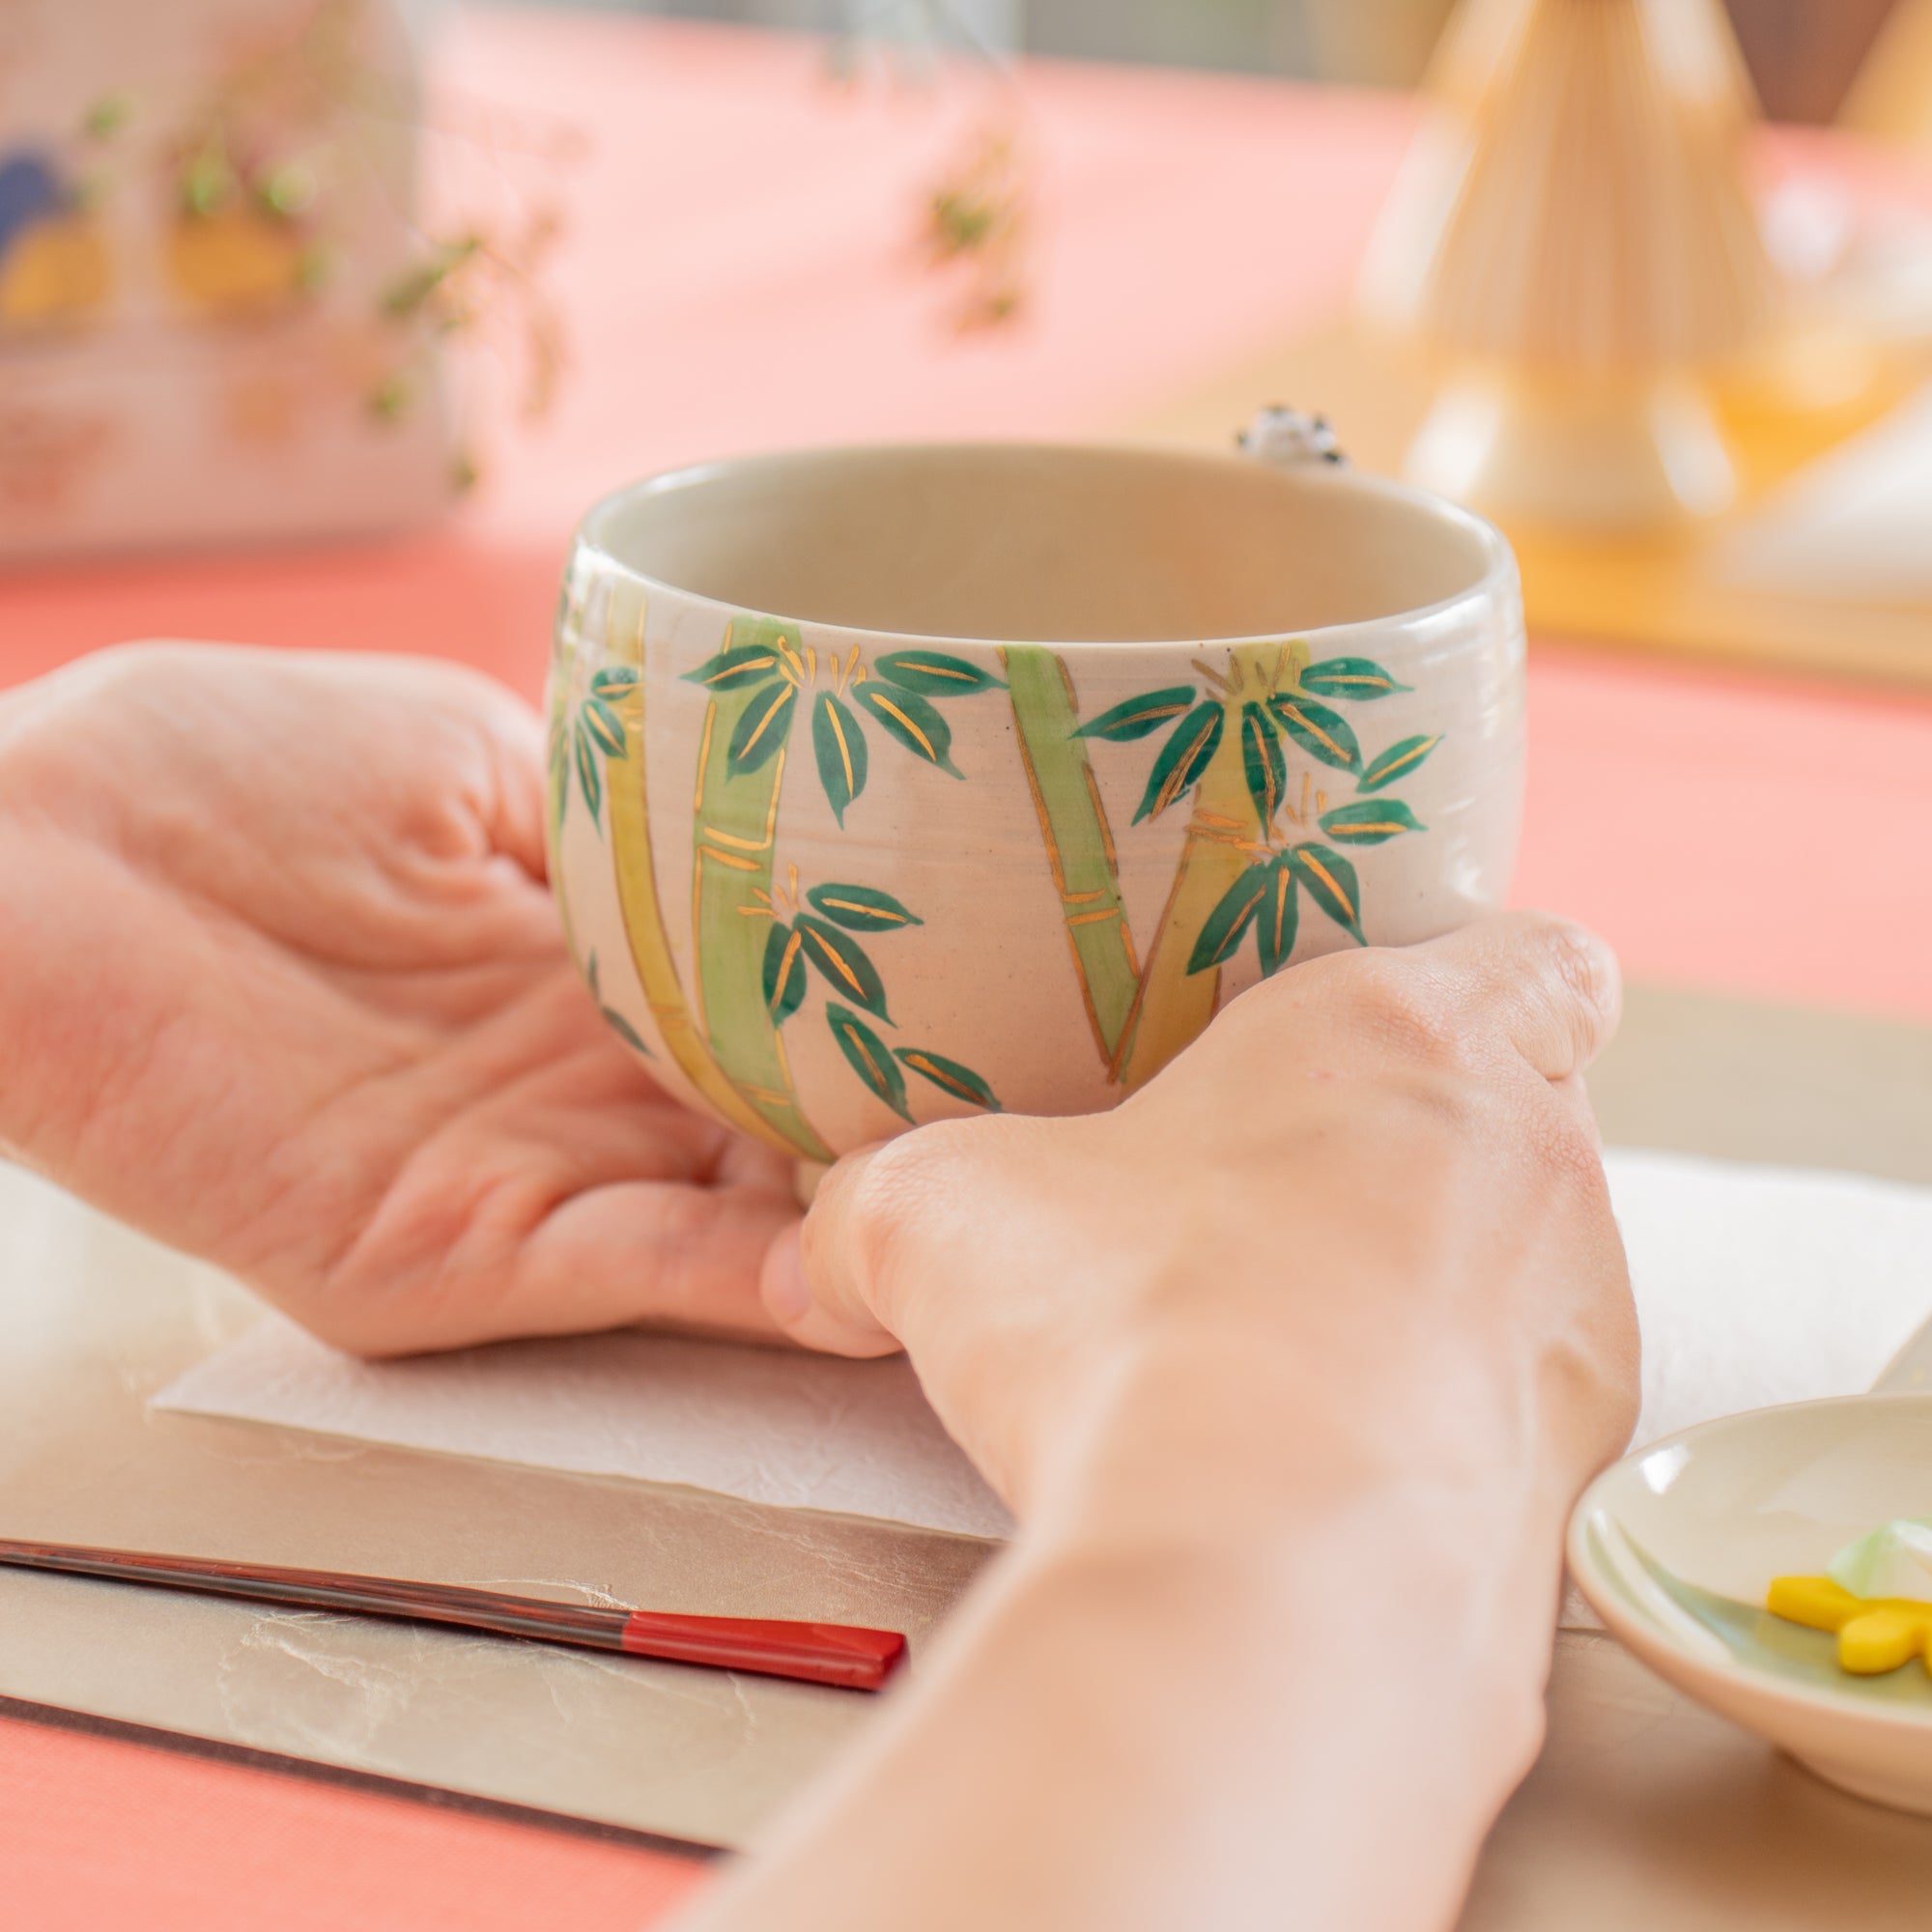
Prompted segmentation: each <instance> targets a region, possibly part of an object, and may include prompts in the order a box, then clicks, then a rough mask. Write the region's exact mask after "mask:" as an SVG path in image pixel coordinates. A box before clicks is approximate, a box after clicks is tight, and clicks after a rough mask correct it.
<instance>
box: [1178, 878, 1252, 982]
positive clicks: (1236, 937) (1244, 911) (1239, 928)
mask: <svg viewBox="0 0 1932 1932" xmlns="http://www.w3.org/2000/svg"><path fill="white" fill-rule="evenodd" d="M1273 869H1274V867H1272V866H1271V865H1270V864H1269V863H1268V861H1267V860H1265V859H1262V860H1259V861H1257V862H1256V863H1255V864H1254V865H1252V866H1250V867H1248V868H1247V870H1246V871H1244V872H1243V873H1242V874H1241V875H1240V877H1239V878H1237V879H1236V881H1235V883H1234V884H1233V885H1232V886H1230V887H1229V888H1228V890H1227V891H1226V892H1225V893H1223V894H1222V895H1221V898H1220V902H1219V903H1218V904H1217V905H1216V906H1215V908H1214V910H1213V911H1212V912H1210V913H1209V914H1208V918H1207V922H1206V923H1205V924H1203V926H1202V928H1201V937H1200V938H1199V939H1197V940H1196V941H1195V942H1194V951H1193V952H1191V953H1189V954H1188V957H1187V970H1188V972H1190V973H1205V972H1207V971H1208V968H1209V967H1210V966H1225V965H1226V964H1227V963H1228V961H1229V960H1230V959H1232V958H1233V957H1234V956H1235V954H1236V952H1238V951H1239V950H1240V945H1241V939H1242V936H1243V935H1244V934H1245V933H1246V931H1247V929H1248V924H1249V922H1250V921H1252V920H1253V918H1254V916H1255V914H1256V912H1257V911H1259V910H1260V908H1261V903H1262V900H1263V898H1264V896H1265V895H1266V894H1267V884H1268V877H1269V875H1270V873H1271V872H1272V871H1273Z"/></svg>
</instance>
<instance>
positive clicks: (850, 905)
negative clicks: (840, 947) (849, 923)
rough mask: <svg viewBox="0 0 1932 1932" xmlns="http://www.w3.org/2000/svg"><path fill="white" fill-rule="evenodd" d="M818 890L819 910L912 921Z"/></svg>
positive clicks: (896, 921)
mask: <svg viewBox="0 0 1932 1932" xmlns="http://www.w3.org/2000/svg"><path fill="white" fill-rule="evenodd" d="M818 892H819V898H818V904H819V907H820V909H821V910H830V909H831V908H832V907H834V906H837V907H838V910H839V911H840V912H860V913H864V914H865V915H866V917H867V919H883V920H888V921H890V922H891V923H893V924H895V925H910V924H911V923H912V915H911V914H910V913H903V912H888V911H887V910H886V908H885V907H884V906H868V905H861V904H859V902H858V901H857V900H856V899H835V898H831V897H828V896H827V895H826V892H825V888H824V887H823V886H820V887H819V889H818ZM1090 896H1092V897H1094V898H1098V897H1099V896H1100V895H1099V894H1098V893H1094V894H1092V895H1090Z"/></svg>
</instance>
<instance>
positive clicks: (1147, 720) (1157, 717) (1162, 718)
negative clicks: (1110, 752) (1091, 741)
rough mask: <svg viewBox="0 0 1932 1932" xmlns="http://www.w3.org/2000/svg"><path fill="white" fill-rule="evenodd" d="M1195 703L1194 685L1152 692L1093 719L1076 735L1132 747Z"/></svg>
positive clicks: (1183, 685)
mask: <svg viewBox="0 0 1932 1932" xmlns="http://www.w3.org/2000/svg"><path fill="white" fill-rule="evenodd" d="M1193 702H1194V687H1193V686H1192V685H1191V684H1175V685H1170V686H1168V687H1167V689H1166V690H1164V691H1150V692H1149V693H1148V694H1147V695H1146V696H1144V697H1125V698H1122V700H1121V702H1120V703H1118V704H1116V705H1113V706H1111V707H1110V708H1109V709H1107V710H1105V711H1103V712H1101V714H1100V715H1099V717H1097V718H1093V719H1090V720H1089V721H1088V722H1087V723H1086V724H1085V725H1081V727H1080V728H1079V729H1078V730H1077V731H1075V732H1074V734H1073V735H1074V736H1075V737H1076V738H1104V739H1106V740H1107V742H1108V743H1109V744H1110V745H1125V744H1130V743H1131V742H1132V741H1133V740H1134V739H1136V738H1145V737H1146V736H1147V735H1148V733H1149V732H1150V731H1157V730H1159V729H1160V727H1161V726H1162V725H1165V724H1167V723H1168V722H1169V721H1170V720H1172V719H1176V718H1179V717H1182V716H1184V715H1185V713H1186V712H1187V710H1188V709H1189V707H1190V706H1191V705H1192V704H1193Z"/></svg>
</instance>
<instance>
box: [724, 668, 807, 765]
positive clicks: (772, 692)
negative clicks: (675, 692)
mask: <svg viewBox="0 0 1932 1932" xmlns="http://www.w3.org/2000/svg"><path fill="white" fill-rule="evenodd" d="M797 709H798V686H797V685H795V684H793V683H791V682H790V681H789V680H788V679H786V678H781V677H775V678H774V679H773V680H772V681H771V683H769V684H768V685H766V686H765V687H764V688H763V689H762V690H759V691H754V692H753V694H752V697H751V701H750V703H748V704H747V705H746V706H745V712H744V716H743V717H741V718H740V719H739V720H738V723H737V725H735V726H734V727H733V729H732V732H731V743H730V745H729V747H728V748H727V751H726V769H727V770H728V771H729V773H730V775H731V776H732V777H733V778H737V777H738V776H740V774H742V773H745V772H754V771H756V770H757V769H758V767H759V766H760V765H762V764H765V763H767V762H768V761H769V760H770V759H772V758H774V757H776V756H777V755H778V751H779V747H780V746H781V745H782V744H783V743H784V741H785V739H786V738H787V737H788V736H789V735H790V733H791V715H792V713H793V712H794V711H796V710H797Z"/></svg>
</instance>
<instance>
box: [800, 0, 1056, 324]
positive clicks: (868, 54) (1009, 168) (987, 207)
mask: <svg viewBox="0 0 1932 1932" xmlns="http://www.w3.org/2000/svg"><path fill="white" fill-rule="evenodd" d="M947 53H952V54H954V55H956V56H959V57H961V58H963V60H964V62H965V63H966V68H967V74H966V75H965V76H964V77H965V78H967V79H969V80H975V79H976V80H978V81H979V82H980V84H981V85H982V86H983V87H985V89H986V90H987V91H988V92H989V94H990V96H991V99H990V102H989V104H988V105H987V106H986V107H985V108H984V109H983V110H982V111H981V113H980V116H979V119H978V122H977V125H976V126H975V127H974V128H972V130H971V131H970V133H969V134H968V136H967V138H966V139H965V140H964V141H963V142H962V143H961V144H960V146H959V148H958V151H957V154H956V157H955V158H954V159H953V160H952V162H951V163H950V164H949V165H948V166H947V167H946V168H945V169H944V170H943V171H942V173H941V174H940V176H939V178H938V179H937V180H936V181H934V182H933V183H932V185H931V186H930V187H929V188H928V189H927V191H926V193H925V196H924V200H923V211H922V217H921V222H920V229H919V235H918V245H919V254H920V257H921V260H922V262H923V265H924V267H925V268H926V270H928V271H930V272H932V273H935V274H937V275H939V276H940V277H941V279H942V281H943V282H944V283H945V284H946V285H947V286H948V287H949V288H950V290H951V291H952V294H951V299H950V312H951V316H952V321H953V323H954V324H955V325H956V327H959V328H961V329H962V330H973V329H982V328H994V327H999V326H1000V325H1001V324H1003V323H1008V322H1011V321H1012V320H1013V319H1014V318H1015V317H1016V316H1017V315H1018V314H1019V313H1020V311H1021V310H1022V308H1023V307H1024V304H1025V297H1026V283H1027V269H1028V261H1029V251H1030V248H1031V244H1032V240H1033V224H1032V218H1031V212H1032V202H1033V185H1034V167H1033V162H1032V157H1031V143H1030V141H1029V140H1028V138H1027V128H1026V115H1025V107H1024V103H1023V102H1022V100H1021V99H1020V95H1019V90H1018V89H1017V87H1016V86H1015V85H1014V83H1013V78H1012V73H1011V69H1010V65H1009V60H1008V57H1007V55H1006V54H1005V53H1004V51H1003V50H1002V49H1000V48H999V47H997V46H995V45H993V44H992V43H990V42H989V41H988V40H987V39H986V38H985V37H984V35H982V34H981V33H980V31H979V29H978V28H977V27H976V26H975V25H974V23H973V21H972V19H971V18H970V17H969V16H968V15H967V14H964V13H963V12H962V11H961V10H960V8H959V7H958V6H957V5H955V4H954V0H883V4H882V5H879V6H877V7H874V8H872V9H870V10H869V11H868V12H866V13H864V14H862V15H861V16H860V18H859V19H858V20H857V21H855V22H854V23H853V24H852V25H850V26H849V27H848V28H847V30H846V32H845V33H843V34H841V35H839V36H838V38H837V39H835V40H834V42H833V43H832V48H831V52H830V56H829V62H830V67H831V71H832V72H833V75H834V77H835V78H836V79H838V80H839V81H841V82H843V83H845V84H847V85H854V84H856V83H857V82H858V80H859V79H860V77H861V76H862V75H863V74H864V72H865V71H867V68H868V67H883V68H884V69H885V70H886V71H888V72H889V73H890V74H891V75H892V76H893V77H894V78H895V79H896V80H897V81H898V82H899V83H900V84H901V85H911V86H922V87H932V86H934V85H935V84H936V83H937V81H938V79H939V77H940V75H941V72H942V67H943V57H944V56H945V55H946V54H947Z"/></svg>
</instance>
